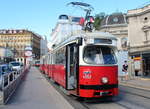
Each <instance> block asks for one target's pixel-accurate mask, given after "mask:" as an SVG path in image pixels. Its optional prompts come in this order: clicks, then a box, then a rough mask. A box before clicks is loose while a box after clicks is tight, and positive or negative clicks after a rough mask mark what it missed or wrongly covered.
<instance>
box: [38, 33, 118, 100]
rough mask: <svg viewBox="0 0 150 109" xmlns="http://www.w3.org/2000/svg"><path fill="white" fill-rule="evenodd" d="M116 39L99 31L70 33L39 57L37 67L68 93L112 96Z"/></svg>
mask: <svg viewBox="0 0 150 109" xmlns="http://www.w3.org/2000/svg"><path fill="white" fill-rule="evenodd" d="M116 41H117V40H116V38H115V37H114V36H112V35H111V34H109V33H102V32H91V33H86V32H85V33H83V34H80V35H77V36H76V35H75V36H71V37H70V38H68V39H67V40H65V41H62V42H61V43H60V44H58V45H56V46H55V47H54V48H53V50H52V51H51V52H50V53H48V54H47V55H46V56H44V57H43V58H42V59H41V61H42V62H43V63H42V64H41V66H40V67H41V70H42V72H44V73H45V74H47V75H48V76H49V77H50V78H51V79H53V80H54V81H55V82H57V83H58V84H60V85H61V86H62V87H63V88H64V89H66V90H67V91H68V92H69V93H70V94H74V95H76V96H79V97H85V98H93V97H104V96H116V95H118V66H117V58H116V53H117V47H116Z"/></svg>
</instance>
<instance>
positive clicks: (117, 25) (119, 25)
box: [100, 23, 128, 29]
mask: <svg viewBox="0 0 150 109" xmlns="http://www.w3.org/2000/svg"><path fill="white" fill-rule="evenodd" d="M110 27H128V24H127V23H126V24H114V25H104V26H101V27H100V28H101V29H102V28H110Z"/></svg>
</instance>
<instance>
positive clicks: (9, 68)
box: [0, 64, 12, 75]
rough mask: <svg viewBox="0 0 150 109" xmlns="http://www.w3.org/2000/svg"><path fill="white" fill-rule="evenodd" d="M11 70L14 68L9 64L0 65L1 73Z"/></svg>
mask: <svg viewBox="0 0 150 109" xmlns="http://www.w3.org/2000/svg"><path fill="white" fill-rule="evenodd" d="M11 71H12V68H11V66H9V65H8V64H2V65H0V75H2V74H5V73H10V72H11Z"/></svg>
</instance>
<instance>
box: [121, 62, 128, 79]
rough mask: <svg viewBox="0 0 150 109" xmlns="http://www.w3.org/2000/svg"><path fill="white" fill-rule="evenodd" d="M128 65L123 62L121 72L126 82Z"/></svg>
mask: <svg viewBox="0 0 150 109" xmlns="http://www.w3.org/2000/svg"><path fill="white" fill-rule="evenodd" d="M127 70H128V64H127V61H124V64H123V66H122V72H123V76H124V77H125V80H128V71H127Z"/></svg>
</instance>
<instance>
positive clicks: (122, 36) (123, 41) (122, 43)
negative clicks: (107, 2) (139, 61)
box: [100, 13, 128, 50]
mask: <svg viewBox="0 0 150 109" xmlns="http://www.w3.org/2000/svg"><path fill="white" fill-rule="evenodd" d="M100 31H102V32H109V33H111V34H112V35H114V36H116V37H117V39H118V41H117V46H118V50H127V41H128V24H127V18H126V14H123V13H113V14H111V15H108V16H106V17H105V18H104V19H103V20H102V22H101V26H100Z"/></svg>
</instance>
